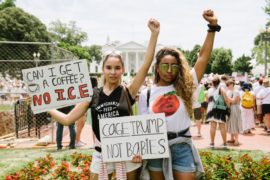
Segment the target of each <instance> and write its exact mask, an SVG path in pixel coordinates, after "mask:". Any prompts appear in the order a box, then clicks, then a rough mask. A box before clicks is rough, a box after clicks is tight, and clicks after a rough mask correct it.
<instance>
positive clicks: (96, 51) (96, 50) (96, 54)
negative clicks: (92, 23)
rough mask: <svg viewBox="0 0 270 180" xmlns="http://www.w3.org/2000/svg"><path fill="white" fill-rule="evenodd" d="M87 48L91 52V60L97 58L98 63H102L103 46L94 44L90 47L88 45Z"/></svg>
mask: <svg viewBox="0 0 270 180" xmlns="http://www.w3.org/2000/svg"><path fill="white" fill-rule="evenodd" d="M87 49H88V52H89V54H90V57H91V61H93V60H95V61H96V62H97V63H100V61H101V60H102V51H101V49H102V48H101V46H99V45H92V46H90V47H87Z"/></svg>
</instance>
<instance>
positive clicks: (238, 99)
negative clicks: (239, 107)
mask: <svg viewBox="0 0 270 180" xmlns="http://www.w3.org/2000/svg"><path fill="white" fill-rule="evenodd" d="M228 99H229V101H230V103H231V104H237V103H238V102H239V101H240V97H239V96H235V97H233V98H230V97H228Z"/></svg>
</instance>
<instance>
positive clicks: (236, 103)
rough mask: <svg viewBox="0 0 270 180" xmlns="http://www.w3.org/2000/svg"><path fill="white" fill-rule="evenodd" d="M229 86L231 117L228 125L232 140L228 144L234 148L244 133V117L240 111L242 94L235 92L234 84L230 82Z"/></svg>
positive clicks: (228, 82) (227, 83)
mask: <svg viewBox="0 0 270 180" xmlns="http://www.w3.org/2000/svg"><path fill="white" fill-rule="evenodd" d="M226 85H227V96H228V99H229V102H230V116H229V119H228V121H227V123H226V126H227V132H228V133H230V134H231V139H230V140H228V141H227V142H228V143H232V144H233V145H234V146H238V145H239V139H238V137H239V134H240V133H242V131H243V128H242V116H241V109H240V94H239V91H236V90H234V82H233V81H232V80H228V81H227V82H226Z"/></svg>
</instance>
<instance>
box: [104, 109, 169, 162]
mask: <svg viewBox="0 0 270 180" xmlns="http://www.w3.org/2000/svg"><path fill="white" fill-rule="evenodd" d="M99 122H100V123H99V129H100V138H101V148H102V157H103V161H104V162H116V161H127V160H132V158H133V156H134V155H136V154H140V155H141V156H142V158H143V159H155V158H165V157H169V147H168V138H167V130H166V121H165V115H164V113H160V114H149V115H139V116H125V117H117V118H105V119H100V121H99Z"/></svg>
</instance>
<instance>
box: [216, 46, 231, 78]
mask: <svg viewBox="0 0 270 180" xmlns="http://www.w3.org/2000/svg"><path fill="white" fill-rule="evenodd" d="M213 54H214V59H213V62H212V66H211V72H213V73H218V74H231V73H232V51H231V50H230V49H224V48H218V49H214V52H213Z"/></svg>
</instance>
